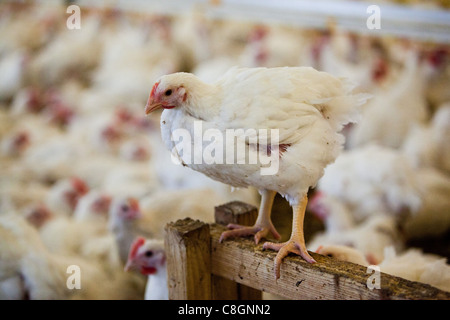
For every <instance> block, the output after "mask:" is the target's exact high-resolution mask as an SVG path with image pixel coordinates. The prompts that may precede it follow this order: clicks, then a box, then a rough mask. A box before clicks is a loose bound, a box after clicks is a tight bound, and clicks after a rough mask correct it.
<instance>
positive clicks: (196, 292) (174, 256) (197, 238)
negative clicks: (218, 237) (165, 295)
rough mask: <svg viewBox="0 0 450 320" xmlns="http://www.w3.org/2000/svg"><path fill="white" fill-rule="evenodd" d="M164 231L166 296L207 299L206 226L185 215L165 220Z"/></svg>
mask: <svg viewBox="0 0 450 320" xmlns="http://www.w3.org/2000/svg"><path fill="white" fill-rule="evenodd" d="M165 231H166V234H165V239H164V246H165V251H166V256H167V282H168V287H169V299H171V300H210V299H211V255H210V253H211V241H210V232H209V225H208V224H206V223H204V222H201V221H198V220H196V221H194V220H192V219H190V218H186V219H184V220H178V221H175V222H171V223H168V224H167V225H166V227H165Z"/></svg>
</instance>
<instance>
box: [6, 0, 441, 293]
mask: <svg viewBox="0 0 450 320" xmlns="http://www.w3.org/2000/svg"><path fill="white" fill-rule="evenodd" d="M67 17H68V14H67V13H66V8H65V7H64V8H62V7H55V6H50V7H44V6H32V5H23V4H8V3H3V4H1V5H0V39H1V41H0V122H1V124H0V163H1V166H0V170H1V173H0V299H144V298H147V299H167V297H168V296H167V287H166V286H165V284H166V282H165V277H166V269H165V264H164V262H165V259H164V246H163V243H162V239H163V236H164V226H165V224H166V223H167V222H170V221H174V220H177V219H179V218H184V217H186V216H190V217H192V218H195V219H200V220H203V221H205V222H212V220H213V210H214V206H216V205H220V204H223V203H226V202H228V201H231V200H241V201H244V202H247V203H251V204H253V205H256V206H258V205H259V201H260V197H259V194H258V191H257V190H255V189H253V188H248V189H237V190H231V189H230V187H229V186H227V185H225V184H222V183H220V182H216V181H214V180H211V179H209V178H207V177H205V176H203V175H202V174H201V173H198V172H196V171H193V170H190V169H187V168H184V167H183V166H180V165H176V164H174V163H173V162H172V160H171V154H170V152H169V151H167V150H166V147H165V146H164V143H163V141H162V139H161V133H160V123H159V118H160V115H159V114H158V113H156V114H150V115H149V116H145V113H144V105H145V102H146V101H147V98H148V95H149V92H150V89H151V86H152V85H153V83H154V82H155V81H156V80H157V79H158V78H159V77H161V76H162V75H165V74H170V73H174V72H180V71H185V72H192V73H193V74H195V75H196V76H197V77H199V78H200V79H202V80H203V81H205V82H209V81H213V80H215V79H217V78H218V77H219V76H221V75H222V74H224V73H225V71H226V70H228V69H229V68H231V67H233V66H236V65H238V66H243V67H280V66H292V67H294V66H311V67H314V68H316V69H318V70H322V71H326V72H329V73H331V74H333V75H335V76H337V77H346V78H348V79H350V80H351V81H352V82H355V83H358V84H359V86H358V87H357V90H360V92H370V93H371V94H372V95H373V98H372V99H370V100H369V101H368V103H367V104H366V105H365V106H364V107H363V109H362V117H361V119H360V121H359V122H358V123H357V124H350V125H347V126H345V127H344V128H343V129H342V133H343V134H344V135H345V137H346V143H345V148H344V150H343V151H342V152H341V155H339V157H338V158H337V159H336V161H335V162H334V163H332V164H330V165H328V166H327V167H326V168H325V174H324V176H323V177H322V178H321V179H320V180H319V183H318V185H317V186H316V188H314V189H312V190H310V193H311V195H312V198H311V200H310V202H309V204H308V207H307V211H308V212H309V213H307V215H308V214H314V215H315V216H317V217H319V218H320V219H321V220H322V221H323V224H324V230H323V231H321V232H320V233H318V234H316V235H314V237H313V238H312V239H310V240H309V241H307V243H306V246H307V249H308V250H311V251H316V250H318V252H326V254H329V255H333V254H334V256H336V257H337V258H340V257H342V256H344V259H347V260H349V261H352V262H355V261H354V260H352V259H351V258H348V255H340V254H338V253H339V250H344V251H345V250H347V249H349V248H351V250H355V251H356V253H355V255H357V256H358V257H359V258H358V260H357V261H356V262H357V263H361V264H377V265H380V267H381V271H383V263H384V265H385V266H386V272H388V270H389V271H391V273H392V274H396V275H400V276H403V277H405V278H408V279H410V280H415V281H422V282H427V283H430V284H431V285H434V286H436V287H439V288H441V289H443V290H447V291H449V290H450V288H449V280H448V279H449V276H448V275H449V273H450V266H449V265H448V264H447V263H446V261H445V260H446V259H445V257H438V256H433V259H431V258H429V259H428V258H427V257H428V255H429V254H427V256H426V257H425V254H424V253H423V252H422V251H420V250H419V249H414V251H411V250H413V249H411V248H408V247H407V242H408V241H409V240H411V239H422V238H427V237H439V236H446V234H448V232H449V230H450V197H449V195H450V144H449V142H448V141H450V90H448V88H449V87H450V63H449V48H448V47H446V46H443V45H439V44H432V43H416V42H412V41H408V40H405V39H394V38H371V37H364V36H356V35H354V34H349V33H346V32H343V31H340V30H337V29H335V28H331V29H330V30H328V31H318V30H299V29H296V28H290V27H285V26H278V25H261V24H254V23H249V22H239V21H222V20H212V19H209V18H208V17H206V16H205V15H203V14H202V13H201V12H200V11H193V12H192V13H190V14H185V15H183V16H177V17H167V16H161V15H148V14H139V13H129V12H123V11H120V10H118V9H114V10H112V9H111V10H105V9H102V10H99V9H98V10H95V9H90V10H87V9H84V8H83V10H82V15H81V17H82V20H81V29H80V30H70V29H68V28H67V27H66V19H67ZM342 247H344V249H343V248H342ZM324 248H325V249H327V251H321V250H324ZM411 252H413V253H411ZM396 255H398V259H397V260H398V261H400V262H399V264H401V267H398V266H397V267H395V266H392V264H394V263H395V261H396V260H395V259H394V257H395V256H396ZM352 257H353V256H352ZM401 257H404V258H403V260H402V259H400V258H401ZM407 257H410V261H408V260H407ZM430 259H431V260H432V262H436V261H438V262H436V263H430V261H431V260H430ZM421 261H423V265H422V271H423V270H425V271H423V272H425V273H426V274H427V276H426V277H425V276H422V277H421V278H418V277H416V278H414V277H411V276H409V275H408V274H407V273H406V272H403V274H401V273H399V272H398V271H399V270H403V271H405V270H408V268H409V266H410V265H411V268H412V267H413V265H414V264H419V263H421ZM73 266H75V267H79V269H80V270H81V278H80V281H79V282H80V283H81V289H73V288H72V287H71V285H70V283H69V282H70V281H72V280H73V279H75V280H73V281H74V282H73V284H74V285H75V284H76V283H77V279H76V278H75V277H73V276H74V275H76V268H75V269H71V267H73ZM388 266H389V267H388ZM416 267H417V266H416ZM124 269H127V270H128V272H125V271H124ZM71 270H75V271H74V273H72V271H71ZM396 272H397V273H396ZM413 273H414V272H412V271H411V272H410V274H413ZM427 279H433V280H432V281H431V280H430V281H429V280H427ZM436 279H441V281H438V282H436Z"/></svg>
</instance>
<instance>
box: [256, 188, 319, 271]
mask: <svg viewBox="0 0 450 320" xmlns="http://www.w3.org/2000/svg"><path fill="white" fill-rule="evenodd" d="M307 203H308V197H307V195H305V196H304V197H303V199H302V201H301V202H300V204H298V205H294V206H293V207H292V209H293V221H292V232H291V237H290V239H289V240H288V241H286V242H283V243H273V242H266V243H264V245H263V248H264V249H272V250H275V251H278V254H277V256H276V257H275V265H274V270H275V278H276V279H279V278H280V266H281V262H282V261H283V259H284V257H286V256H287V255H288V254H289V252H292V253H295V254H297V255H299V256H301V257H302V258H303V259H305V260H306V261H307V262H309V263H315V262H316V261H315V260H314V259H313V258H312V257H311V256H310V255H309V253H308V250H306V245H305V238H304V235H303V219H304V217H305V211H306V204H307Z"/></svg>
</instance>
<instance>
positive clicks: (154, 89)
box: [150, 82, 159, 98]
mask: <svg viewBox="0 0 450 320" xmlns="http://www.w3.org/2000/svg"><path fill="white" fill-rule="evenodd" d="M158 86H159V82H156V83H155V84H154V85H153V88H152V91H151V92H150V98H153V97H154V96H155V92H156V89H157V88H158Z"/></svg>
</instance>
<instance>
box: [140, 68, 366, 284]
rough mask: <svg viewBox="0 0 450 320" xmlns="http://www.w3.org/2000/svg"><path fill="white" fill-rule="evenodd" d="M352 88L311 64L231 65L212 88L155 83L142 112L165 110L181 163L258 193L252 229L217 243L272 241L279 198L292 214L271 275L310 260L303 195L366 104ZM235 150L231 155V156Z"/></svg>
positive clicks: (173, 79)
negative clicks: (298, 259) (289, 262)
mask: <svg viewBox="0 0 450 320" xmlns="http://www.w3.org/2000/svg"><path fill="white" fill-rule="evenodd" d="M353 87H354V86H353V85H352V84H351V83H350V82H349V81H347V80H345V79H339V78H336V77H333V76H331V75H330V74H327V73H324V72H319V71H316V70H315V69H313V68H308V67H292V68H290V67H280V68H232V69H230V70H229V71H228V72H227V73H225V75H224V76H222V77H221V78H220V79H219V80H217V81H216V82H214V83H205V82H203V81H201V80H200V79H198V78H197V77H196V76H194V75H193V74H189V73H175V74H170V75H165V76H162V77H161V78H160V79H159V80H157V82H156V83H155V84H154V86H153V88H152V90H151V93H150V97H149V99H148V102H147V106H146V108H145V112H146V113H147V114H149V113H150V112H153V111H155V110H158V109H161V108H162V109H164V111H163V112H162V115H161V133H162V134H161V136H162V139H163V140H164V142H165V144H166V147H167V148H168V149H169V150H171V152H172V154H173V155H174V157H175V158H176V159H177V161H179V163H181V164H183V165H184V166H188V167H190V168H191V169H193V170H196V171H199V172H202V173H203V174H205V175H207V176H209V177H210V178H212V179H215V180H218V181H221V182H223V183H226V184H229V185H231V186H233V187H237V188H240V187H243V188H245V187H248V186H253V187H256V188H257V189H258V190H259V191H260V193H261V195H262V199H261V205H260V208H259V213H258V218H257V220H256V222H255V225H254V226H251V227H244V226H240V225H230V226H229V228H230V229H232V230H228V231H226V232H224V233H223V234H222V236H221V240H222V241H223V240H225V239H227V238H231V237H237V236H247V235H254V238H255V242H256V243H258V242H259V241H260V240H261V238H263V237H267V236H268V235H269V234H272V235H273V236H274V237H275V238H276V239H280V236H279V234H278V232H277V231H276V229H275V227H274V225H273V224H272V221H271V209H272V204H273V200H274V197H275V195H276V193H277V192H278V193H280V194H281V195H282V196H284V197H285V198H286V199H287V200H288V201H289V203H290V205H291V206H292V208H293V213H294V215H293V227H292V234H291V237H290V239H289V240H288V241H287V242H284V243H272V242H266V243H265V244H264V248H266V249H273V250H277V251H278V254H277V257H276V259H275V268H274V269H275V276H276V278H279V276H280V265H281V262H282V259H283V258H284V257H286V256H287V255H288V254H289V252H292V253H295V254H298V255H300V256H302V257H303V258H304V259H305V260H306V261H308V262H310V263H313V262H315V261H314V259H313V258H312V257H311V256H310V255H309V253H308V251H307V250H306V247H305V241H304V236H303V218H304V215H305V208H306V204H307V201H308V199H307V192H308V189H309V188H310V187H313V186H315V185H316V183H317V181H318V179H319V178H320V177H321V176H322V175H323V172H324V168H325V167H326V166H327V165H328V164H329V163H331V162H333V161H334V160H335V159H336V157H337V156H338V155H339V152H340V150H341V149H342V145H343V143H344V140H345V139H344V137H343V135H342V134H340V133H339V131H340V130H341V129H342V127H343V125H345V124H346V123H349V122H355V121H357V120H358V115H359V110H358V107H359V106H360V105H362V104H363V103H365V101H366V100H367V99H368V98H369V97H370V96H369V95H367V94H362V93H360V94H352V89H353ZM235 151H236V152H235Z"/></svg>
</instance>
